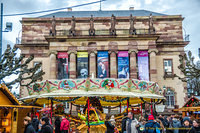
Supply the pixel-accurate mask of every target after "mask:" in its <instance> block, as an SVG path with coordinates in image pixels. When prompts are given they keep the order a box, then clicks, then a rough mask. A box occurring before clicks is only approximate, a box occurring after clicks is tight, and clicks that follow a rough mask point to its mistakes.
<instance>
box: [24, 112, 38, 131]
mask: <svg viewBox="0 0 200 133" xmlns="http://www.w3.org/2000/svg"><path fill="white" fill-rule="evenodd" d="M24 125H25V129H24V133H36V132H35V129H34V128H33V125H32V124H31V117H29V116H26V117H25V118H24Z"/></svg>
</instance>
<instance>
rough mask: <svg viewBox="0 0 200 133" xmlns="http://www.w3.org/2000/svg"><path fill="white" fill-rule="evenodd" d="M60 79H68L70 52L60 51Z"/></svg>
mask: <svg viewBox="0 0 200 133" xmlns="http://www.w3.org/2000/svg"><path fill="white" fill-rule="evenodd" d="M57 57H58V79H68V78H69V76H68V75H69V74H68V73H69V69H68V68H69V67H68V66H69V63H68V53H67V52H58V55H57Z"/></svg>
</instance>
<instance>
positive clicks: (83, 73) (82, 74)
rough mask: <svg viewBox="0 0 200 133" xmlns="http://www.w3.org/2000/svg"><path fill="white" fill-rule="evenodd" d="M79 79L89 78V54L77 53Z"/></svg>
mask: <svg viewBox="0 0 200 133" xmlns="http://www.w3.org/2000/svg"><path fill="white" fill-rule="evenodd" d="M77 73H78V78H87V77H88V52H77Z"/></svg>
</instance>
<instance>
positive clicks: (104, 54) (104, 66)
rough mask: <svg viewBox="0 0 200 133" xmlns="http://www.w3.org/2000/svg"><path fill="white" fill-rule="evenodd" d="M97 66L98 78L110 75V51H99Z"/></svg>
mask: <svg viewBox="0 0 200 133" xmlns="http://www.w3.org/2000/svg"><path fill="white" fill-rule="evenodd" d="M97 62H98V64H97V66H98V72H97V77H98V78H108V77H109V66H108V51H99V52H98V53H97Z"/></svg>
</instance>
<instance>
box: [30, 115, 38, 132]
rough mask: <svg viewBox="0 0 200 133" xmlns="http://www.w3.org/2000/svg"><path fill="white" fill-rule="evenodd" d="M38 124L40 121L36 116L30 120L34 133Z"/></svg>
mask: <svg viewBox="0 0 200 133" xmlns="http://www.w3.org/2000/svg"><path fill="white" fill-rule="evenodd" d="M39 123H40V121H39V120H38V116H37V115H36V116H35V117H34V118H33V120H32V125H33V128H34V129H35V131H36V133H38V130H39Z"/></svg>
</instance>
